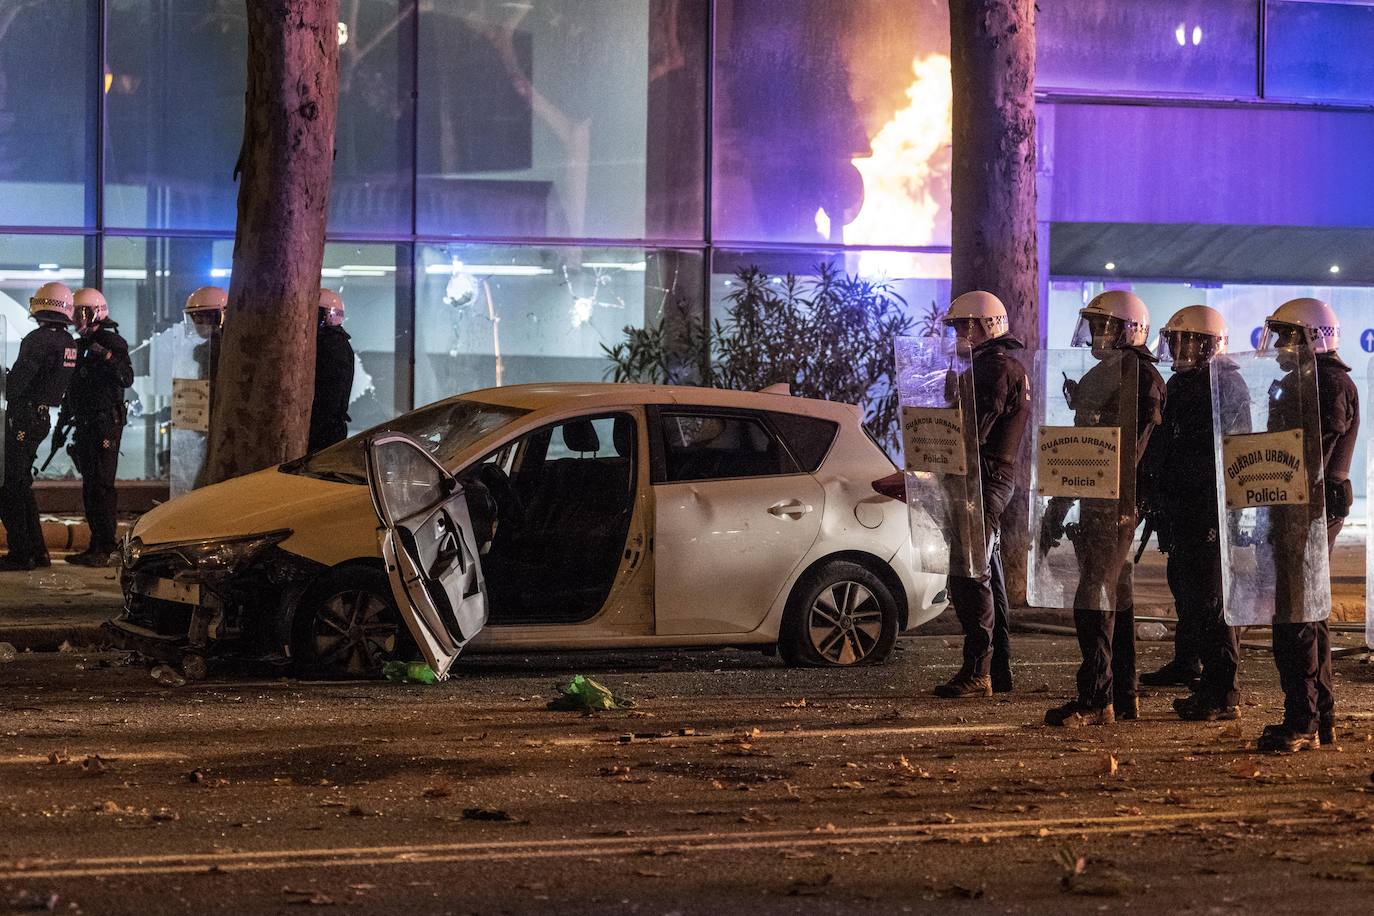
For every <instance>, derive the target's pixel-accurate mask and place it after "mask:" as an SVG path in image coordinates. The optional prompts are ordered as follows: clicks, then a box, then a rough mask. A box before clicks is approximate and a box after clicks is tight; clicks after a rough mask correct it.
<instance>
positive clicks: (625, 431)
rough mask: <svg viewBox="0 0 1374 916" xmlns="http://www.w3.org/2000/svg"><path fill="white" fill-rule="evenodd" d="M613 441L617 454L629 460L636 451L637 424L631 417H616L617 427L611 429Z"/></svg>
mask: <svg viewBox="0 0 1374 916" xmlns="http://www.w3.org/2000/svg"><path fill="white" fill-rule="evenodd" d="M611 439H612V440H614V441H613V443H612V444H613V445H614V446H615V453H616V455H617V456H619V457H621V458H629V457H630V453H631V452H633V451H634V447H635V446H634V441H635V424H634V421H633V420H631V419H630V418H629V417H616V418H615V425H614V426H612V427H611Z"/></svg>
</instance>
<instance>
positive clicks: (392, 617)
mask: <svg viewBox="0 0 1374 916" xmlns="http://www.w3.org/2000/svg"><path fill="white" fill-rule="evenodd" d="M292 640H293V641H292V654H293V655H294V656H295V659H296V668H297V670H298V671H299V672H301V673H303V674H309V675H310V676H312V677H325V678H376V677H381V675H382V667H383V666H384V665H385V664H386V663H387V662H389V661H393V660H397V659H401V660H407V661H408V660H410V659H413V658H414V657H415V654H416V653H415V642H414V640H413V639H412V638H411V635H410V632H409V631H408V630H407V629H406V625H405V622H404V621H402V620H401V615H400V613H399V612H398V611H397V610H396V602H395V599H394V598H393V597H392V594H391V582H390V580H389V579H388V578H387V575H386V573H384V572H382V571H381V570H380V569H376V568H373V567H370V566H362V565H351V566H343V567H340V568H338V569H335V570H332V571H330V572H328V573H326V574H325V575H324V576H323V577H322V578H321V579H320V580H319V581H318V582H316V583H315V584H314V585H312V586H311V587H310V589H309V591H307V592H306V594H305V595H304V596H303V597H302V598H301V603H300V605H299V606H298V608H297V610H296V618H295V621H294V625H293V627H292Z"/></svg>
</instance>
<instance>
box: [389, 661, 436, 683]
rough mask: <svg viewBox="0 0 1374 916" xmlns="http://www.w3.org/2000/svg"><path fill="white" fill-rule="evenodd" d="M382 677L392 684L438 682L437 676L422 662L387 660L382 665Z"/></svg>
mask: <svg viewBox="0 0 1374 916" xmlns="http://www.w3.org/2000/svg"><path fill="white" fill-rule="evenodd" d="M382 677H384V678H386V679H387V680H388V681H390V682H391V683H393V684H437V683H439V676H438V675H437V674H435V673H434V669H433V668H431V667H430V666H429V665H427V664H425V663H424V662H401V661H390V662H387V663H386V664H385V665H383V666H382Z"/></svg>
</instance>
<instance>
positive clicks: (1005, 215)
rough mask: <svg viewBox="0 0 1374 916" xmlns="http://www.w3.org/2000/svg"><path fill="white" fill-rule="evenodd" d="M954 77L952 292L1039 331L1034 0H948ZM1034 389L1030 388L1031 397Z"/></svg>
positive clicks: (1022, 512)
mask: <svg viewBox="0 0 1374 916" xmlns="http://www.w3.org/2000/svg"><path fill="white" fill-rule="evenodd" d="M949 26H950V59H951V63H952V77H953V84H954V161H953V177H952V181H953V186H952V192H951V197H952V213H951V216H952V240H951V241H952V245H953V256H952V258H951V261H952V267H953V276H952V280H951V289H950V294H951V295H952V296H958V295H960V294H962V293H965V292H968V291H969V290H973V289H982V290H987V291H988V292H991V293H994V294H995V295H997V296H998V297H999V298H1000V299H1001V300H1002V301H1003V302H1005V303H1006V305H1007V312H1008V315H1009V317H1010V321H1011V330H1012V333H1013V334H1015V335H1017V336H1018V337H1020V338H1021V340H1022V341H1024V342H1025V343H1026V345H1027V346H1029V347H1032V348H1034V347H1035V346H1036V345H1037V344H1038V342H1039V340H1040V329H1039V320H1040V308H1039V302H1038V298H1039V296H1038V293H1039V282H1038V267H1037V256H1036V239H1035V0H950V2H949ZM1039 394H1040V393H1039V392H1037V396H1038V395H1039ZM1029 447H1030V441H1029V437H1027V440H1026V447H1025V448H1026V450H1025V451H1024V452H1023V457H1024V458H1025V460H1023V461H1021V462H1019V467H1020V470H1019V471H1018V480H1017V494H1016V497H1015V498H1013V499H1012V501H1011V505H1010V506H1008V507H1007V511H1006V513H1005V514H1004V516H1003V519H1002V532H1003V533H1002V556H1003V561H1004V563H1005V564H1006V571H1007V590H1008V592H1009V593H1010V597H1011V600H1012V602H1013V603H1014V604H1024V603H1025V600H1026V545H1027V539H1026V523H1027V512H1028V508H1029V496H1028V495H1027V494H1028V490H1029V485H1030V481H1029V471H1028V468H1029V466H1030V464H1029Z"/></svg>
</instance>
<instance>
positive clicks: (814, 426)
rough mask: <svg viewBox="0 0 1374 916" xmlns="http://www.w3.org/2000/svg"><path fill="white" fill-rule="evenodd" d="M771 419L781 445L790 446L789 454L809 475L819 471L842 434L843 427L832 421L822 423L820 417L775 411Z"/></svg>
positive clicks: (770, 415) (771, 413) (770, 414)
mask: <svg viewBox="0 0 1374 916" xmlns="http://www.w3.org/2000/svg"><path fill="white" fill-rule="evenodd" d="M768 419H769V421H770V422H771V423H772V424H773V428H774V429H776V430H777V431H778V435H780V436H782V441H783V442H786V443H787V448H788V450H789V451H791V452H792V456H793V457H794V458H796V459H797V463H798V464H800V465H801V466H802V470H804V471H807V472H808V473H814V472H815V471H816V470H817V469H819V468H820V466H821V462H822V461H824V460H825V456H826V455H827V454H828V453H829V452H830V446H831V445H832V444H833V443H834V442H835V436H836V435H837V434H838V433H839V431H840V424H838V423H836V422H834V421H833V420H822V419H821V418H820V417H807V416H803V415H802V414H796V413H781V412H780V411H775V410H774V411H769V412H768Z"/></svg>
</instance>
